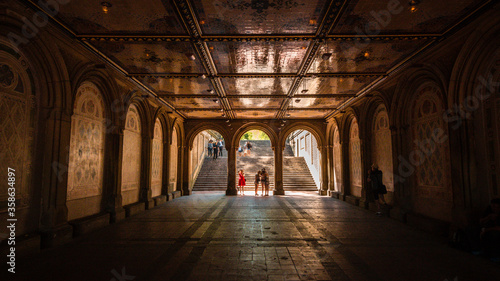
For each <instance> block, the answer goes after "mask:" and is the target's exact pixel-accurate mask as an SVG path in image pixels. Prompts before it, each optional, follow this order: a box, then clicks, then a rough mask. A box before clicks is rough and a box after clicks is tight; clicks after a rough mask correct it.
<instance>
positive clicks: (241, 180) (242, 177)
mask: <svg viewBox="0 0 500 281" xmlns="http://www.w3.org/2000/svg"><path fill="white" fill-rule="evenodd" d="M238 175H239V176H240V178H239V180H238V187H239V190H240V194H241V195H245V182H246V180H245V173H244V172H243V170H240V171H239V172H238Z"/></svg>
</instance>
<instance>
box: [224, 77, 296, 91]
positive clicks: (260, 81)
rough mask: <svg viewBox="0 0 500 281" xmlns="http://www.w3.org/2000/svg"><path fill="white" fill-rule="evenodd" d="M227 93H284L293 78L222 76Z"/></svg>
mask: <svg viewBox="0 0 500 281" xmlns="http://www.w3.org/2000/svg"><path fill="white" fill-rule="evenodd" d="M221 80H222V82H223V83H224V88H225V89H226V93H227V94H228V95H286V93H287V92H288V89H289V88H290V86H291V85H292V82H293V78H222V79H221Z"/></svg>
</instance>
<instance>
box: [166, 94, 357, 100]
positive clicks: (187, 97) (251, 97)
mask: <svg viewBox="0 0 500 281" xmlns="http://www.w3.org/2000/svg"><path fill="white" fill-rule="evenodd" d="M158 96H160V97H162V98H165V99H176V98H178V99H195V98H198V99H217V98H219V96H217V95H196V94H193V95H176V94H166V95H162V94H158ZM355 96H356V95H354V94H307V95H301V94H299V95H294V96H293V97H294V98H332V99H334V98H346V97H347V98H350V97H355ZM226 98H227V99H270V98H273V99H286V98H287V96H285V95H227V96H226Z"/></svg>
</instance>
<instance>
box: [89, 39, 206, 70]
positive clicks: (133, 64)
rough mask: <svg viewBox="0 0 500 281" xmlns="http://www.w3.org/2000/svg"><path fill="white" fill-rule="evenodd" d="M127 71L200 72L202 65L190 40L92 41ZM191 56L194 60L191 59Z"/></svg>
mask: <svg viewBox="0 0 500 281" xmlns="http://www.w3.org/2000/svg"><path fill="white" fill-rule="evenodd" d="M92 44H93V45H95V46H96V48H97V49H98V50H99V51H101V52H103V53H104V54H105V55H106V56H108V57H110V58H111V59H113V60H114V61H115V62H117V63H118V64H119V65H120V66H121V67H123V68H125V70H126V71H128V72H129V73H180V72H182V73H201V72H203V66H202V65H201V63H200V60H199V59H198V58H197V57H195V56H194V54H195V51H194V49H193V47H192V45H191V43H189V42H168V43H163V42H162V43H160V42H154V43H144V42H139V43H135V42H105V41H95V42H92ZM193 58H194V60H193Z"/></svg>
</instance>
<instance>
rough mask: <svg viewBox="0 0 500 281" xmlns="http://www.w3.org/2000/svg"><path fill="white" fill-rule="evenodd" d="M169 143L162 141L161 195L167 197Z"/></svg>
mask: <svg viewBox="0 0 500 281" xmlns="http://www.w3.org/2000/svg"><path fill="white" fill-rule="evenodd" d="M170 165H171V164H170V143H169V141H168V140H166V139H165V138H164V139H163V167H162V171H163V173H162V181H161V194H162V195H165V196H167V195H168V186H169V185H170Z"/></svg>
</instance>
